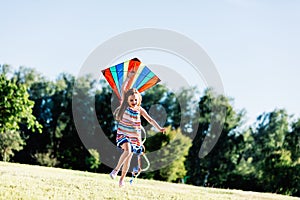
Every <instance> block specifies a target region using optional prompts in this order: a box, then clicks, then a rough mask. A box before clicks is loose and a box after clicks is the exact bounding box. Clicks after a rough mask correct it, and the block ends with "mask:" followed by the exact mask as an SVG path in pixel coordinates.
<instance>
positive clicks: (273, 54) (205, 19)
mask: <svg viewBox="0 0 300 200" xmlns="http://www.w3.org/2000/svg"><path fill="white" fill-rule="evenodd" d="M45 2H46V3H45ZM0 8H1V18H0V27H1V32H0V46H1V48H0V64H10V65H12V66H13V67H15V68H17V67H19V66H21V65H22V66H27V67H32V68H36V69H37V71H39V72H41V73H42V74H44V75H45V76H48V77H50V78H53V77H56V76H57V75H58V74H59V73H61V72H68V73H71V74H74V75H76V74H77V73H78V72H79V70H80V68H81V66H82V64H83V62H84V61H85V59H87V57H88V56H89V54H90V53H91V52H92V51H93V50H94V49H95V48H96V47H97V46H98V45H100V44H101V43H103V42H104V41H106V40H107V39H109V38H111V37H113V36H115V35H118V34H120V33H123V32H125V31H130V30H134V29H138V28H145V27H153V28H162V29H169V30H174V31H176V32H179V33H181V34H183V35H186V36H187V37H189V38H190V39H192V40H194V41H195V42H197V43H198V44H199V45H200V46H201V47H202V48H204V49H205V51H206V52H207V54H208V55H209V56H210V57H211V59H212V60H213V62H214V63H215V65H216V67H217V69H218V71H219V73H220V75H221V78H222V81H223V85H224V89H225V93H226V95H227V96H229V97H232V98H233V99H234V104H233V105H234V107H235V108H236V109H242V108H244V109H246V111H247V113H248V117H249V118H250V120H251V119H252V120H253V119H254V118H255V117H257V116H258V115H259V114H261V113H263V112H264V111H272V110H273V109H275V108H286V109H287V110H288V112H289V114H296V115H298V116H299V113H300V104H299V102H300V92H299V86H300V78H299V75H300V60H299V57H300V25H299V22H300V1H297V0H287V1H283V0H282V1H279V0H220V1H204V0H203V1H201V0H200V1H196V0H194V1H178V2H176V1H171V0H164V1H158V0H154V1H136V0H132V1H106V2H104V1H103V2H101V1H99V0H94V1H70V0H68V1H67V0H64V1H32V0H26V1H15V0H12V1H4V0H0Z"/></svg>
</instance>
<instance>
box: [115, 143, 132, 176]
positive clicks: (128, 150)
mask: <svg viewBox="0 0 300 200" xmlns="http://www.w3.org/2000/svg"><path fill="white" fill-rule="evenodd" d="M121 147H122V149H123V153H122V154H121V156H120V158H119V162H118V164H117V166H116V168H115V170H116V171H119V170H120V168H121V166H122V165H123V164H124V162H125V161H126V159H127V158H128V157H129V156H130V154H131V146H130V144H129V142H126V143H124V144H122V145H121Z"/></svg>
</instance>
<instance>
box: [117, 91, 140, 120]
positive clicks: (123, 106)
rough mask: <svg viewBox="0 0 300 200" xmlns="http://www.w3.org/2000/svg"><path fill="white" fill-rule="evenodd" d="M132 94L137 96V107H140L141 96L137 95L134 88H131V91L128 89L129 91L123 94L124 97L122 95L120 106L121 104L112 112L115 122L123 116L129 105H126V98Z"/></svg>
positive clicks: (137, 92)
mask: <svg viewBox="0 0 300 200" xmlns="http://www.w3.org/2000/svg"><path fill="white" fill-rule="evenodd" d="M134 94H137V95H138V97H139V99H138V102H137V106H140V105H141V102H142V96H141V94H140V93H139V91H138V90H137V89H136V88H131V89H129V90H128V91H127V92H126V93H125V95H124V98H123V101H122V104H121V105H120V106H119V107H118V108H117V109H116V111H115V112H114V114H115V116H116V120H117V121H120V120H121V119H122V117H123V114H124V112H125V110H126V108H127V107H128V106H129V104H128V98H129V97H130V96H131V95H134Z"/></svg>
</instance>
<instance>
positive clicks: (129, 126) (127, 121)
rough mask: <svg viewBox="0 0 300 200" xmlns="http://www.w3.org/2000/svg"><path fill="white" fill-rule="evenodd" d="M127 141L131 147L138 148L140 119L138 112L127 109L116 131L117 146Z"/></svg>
mask: <svg viewBox="0 0 300 200" xmlns="http://www.w3.org/2000/svg"><path fill="white" fill-rule="evenodd" d="M124 140H126V141H129V142H130V144H131V146H140V145H141V144H140V141H141V117H140V111H139V110H133V109H131V108H130V107H127V108H126V110H125V112H124V114H123V117H122V119H121V120H120V121H119V124H118V130H117V137H116V141H117V146H120V145H121V144H122V143H124Z"/></svg>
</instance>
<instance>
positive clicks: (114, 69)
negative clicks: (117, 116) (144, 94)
mask: <svg viewBox="0 0 300 200" xmlns="http://www.w3.org/2000/svg"><path fill="white" fill-rule="evenodd" d="M110 72H111V75H112V76H113V78H114V81H115V84H116V86H117V88H118V91H119V94H120V91H121V90H120V88H119V81H118V75H117V72H116V66H112V67H111V68H110Z"/></svg>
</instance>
